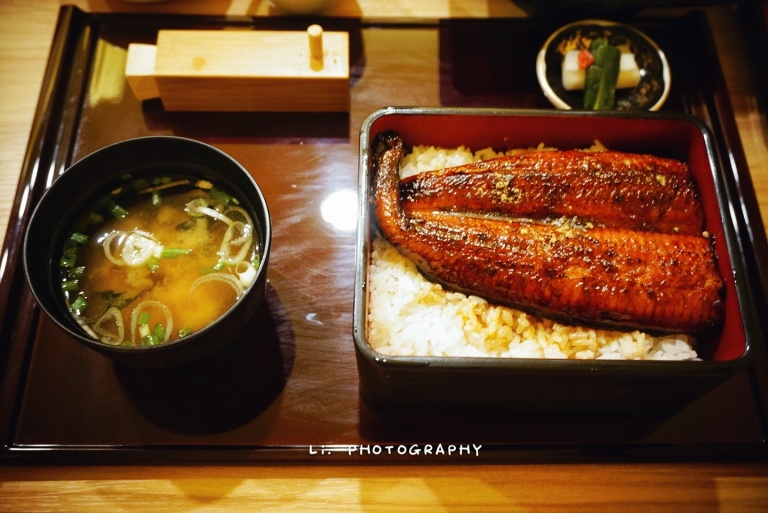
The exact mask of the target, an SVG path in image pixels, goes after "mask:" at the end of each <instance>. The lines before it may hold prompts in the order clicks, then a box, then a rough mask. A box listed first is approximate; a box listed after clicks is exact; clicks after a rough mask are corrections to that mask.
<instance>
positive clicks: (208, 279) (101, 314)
mask: <svg viewBox="0 0 768 513" xmlns="http://www.w3.org/2000/svg"><path fill="white" fill-rule="evenodd" d="M256 234H257V232H256V230H255V226H254V221H253V219H252V218H251V216H250V215H249V214H248V212H247V211H246V210H245V209H243V208H242V207H241V206H240V204H239V201H238V200H237V198H235V197H233V196H232V195H230V194H228V193H226V192H224V191H222V190H220V189H218V188H216V187H215V186H214V185H213V184H211V183H210V182H206V181H197V180H194V179H188V178H184V177H173V178H170V177H169V178H161V179H154V180H134V181H128V182H126V185H125V187H121V188H120V189H118V190H116V191H113V193H112V194H110V195H108V196H107V197H106V198H104V200H103V201H102V202H101V203H100V205H99V206H98V207H97V208H94V209H92V210H91V211H90V212H89V213H88V214H87V215H85V216H83V218H82V219H80V221H79V222H78V223H77V225H76V227H75V231H74V233H73V234H72V237H71V238H70V239H69V241H68V242H67V243H66V245H65V248H64V251H63V255H62V258H61V273H62V276H61V279H62V290H63V292H64V295H65V300H66V302H67V305H68V307H69V309H70V311H71V312H72V314H73V315H74V316H75V319H76V320H77V321H78V323H79V324H80V325H81V326H82V327H83V328H84V329H85V330H86V331H87V332H88V333H89V334H90V335H91V336H93V337H94V338H96V339H97V340H100V341H101V342H103V343H105V344H111V345H124V346H147V345H158V344H163V343H166V342H169V341H173V340H177V339H179V338H181V337H184V336H186V335H189V334H191V333H194V332H195V331H198V330H201V329H203V328H205V327H206V326H207V325H208V324H210V323H211V322H213V321H215V320H216V319H218V318H219V317H220V316H221V315H223V314H224V313H225V312H226V311H227V310H228V309H229V308H230V307H231V306H232V305H233V304H234V303H235V302H236V301H237V300H238V299H239V298H240V296H242V294H243V293H244V291H245V289H246V288H247V287H248V285H250V283H251V281H252V280H253V279H254V278H255V275H256V269H257V268H258V265H259V241H258V238H257V235H256Z"/></svg>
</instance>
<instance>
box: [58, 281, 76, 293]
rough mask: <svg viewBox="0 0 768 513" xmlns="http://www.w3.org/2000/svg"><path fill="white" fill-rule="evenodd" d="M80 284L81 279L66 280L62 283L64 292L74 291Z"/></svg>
mask: <svg viewBox="0 0 768 513" xmlns="http://www.w3.org/2000/svg"><path fill="white" fill-rule="evenodd" d="M79 286H80V281H79V280H66V281H64V282H63V283H62V284H61V290H63V291H64V292H72V291H75V290H77V288H78V287H79Z"/></svg>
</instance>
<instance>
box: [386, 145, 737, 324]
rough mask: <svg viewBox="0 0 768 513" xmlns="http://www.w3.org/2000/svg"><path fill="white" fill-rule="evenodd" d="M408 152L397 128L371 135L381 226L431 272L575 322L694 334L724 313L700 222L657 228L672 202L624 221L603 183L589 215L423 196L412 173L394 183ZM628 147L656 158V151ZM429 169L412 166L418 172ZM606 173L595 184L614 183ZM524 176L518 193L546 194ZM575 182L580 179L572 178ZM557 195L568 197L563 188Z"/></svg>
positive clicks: (466, 197)
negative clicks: (577, 217) (689, 229)
mask: <svg viewBox="0 0 768 513" xmlns="http://www.w3.org/2000/svg"><path fill="white" fill-rule="evenodd" d="M405 152H406V145H405V143H404V141H403V140H402V138H401V137H400V136H399V135H398V134H396V133H394V132H386V133H383V134H380V135H379V136H378V138H377V140H376V151H375V155H374V159H373V163H372V185H371V186H372V188H373V194H372V195H371V199H372V203H373V205H372V207H373V212H374V217H375V220H376V224H377V226H378V230H379V231H380V233H381V234H382V235H383V236H384V237H385V238H386V239H387V240H388V241H389V242H390V243H391V244H393V245H394V246H395V247H396V248H398V250H399V251H401V252H402V253H403V254H405V255H406V256H408V257H409V258H411V259H412V260H413V261H414V262H415V263H416V265H417V266H418V268H419V270H420V271H421V272H422V273H423V274H424V275H426V276H427V277H428V278H429V279H431V280H433V281H436V282H438V283H441V284H442V285H444V286H445V287H446V288H448V289H451V290H457V291H461V292H465V293H469V294H474V295H478V296H480V297H483V298H485V299H487V300H489V301H491V302H494V303H500V304H506V305H509V306H513V307H516V308H520V309H522V310H525V311H529V312H532V313H535V314H538V315H542V316H545V317H549V318H553V319H555V320H559V321H563V322H568V323H574V324H584V325H588V326H595V327H606V328H611V329H624V330H632V329H642V330H645V331H651V332H659V333H665V332H683V333H690V334H698V333H702V332H705V331H707V330H710V329H712V328H714V327H716V326H717V325H719V324H720V323H721V322H722V318H723V315H724V305H723V298H722V294H723V289H724V282H723V279H722V277H721V276H720V274H719V272H718V270H717V267H716V261H715V255H714V250H713V247H712V242H711V240H710V239H709V238H707V237H704V236H703V235H702V234H701V227H699V231H697V232H696V234H689V233H682V232H683V231H684V230H680V229H677V230H676V229H675V227H678V225H680V224H682V223H679V222H677V221H675V222H674V223H673V225H674V226H673V227H672V228H671V231H665V230H667V229H668V228H665V230H661V231H660V230H658V229H657V228H658V227H657V226H655V222H656V220H657V219H660V218H661V219H663V218H667V216H669V214H666V213H664V214H659V213H654V212H652V213H650V214H649V216H650V219H644V218H643V217H642V211H640V210H638V212H637V215H636V216H635V217H637V219H633V220H630V222H629V224H622V223H621V222H619V219H618V217H617V218H616V219H614V220H610V219H611V215H608V216H607V217H608V218H609V222H607V223H602V222H600V221H601V219H602V217H601V215H600V213H601V211H603V209H606V208H608V206H606V205H605V203H611V200H610V199H609V198H610V194H607V195H600V197H603V198H605V199H603V200H602V203H603V204H600V203H597V202H595V201H593V200H590V201H587V202H586V203H592V205H586V206H587V207H588V208H589V209H591V211H593V213H594V218H593V221H590V222H589V223H573V222H570V221H569V220H568V219H564V218H552V217H549V215H550V214H547V216H544V217H537V216H536V215H533V214H532V212H530V211H526V210H525V209H520V208H517V209H512V210H509V211H505V210H504V209H498V208H496V207H497V206H498V205H497V206H496V207H493V201H492V200H491V207H493V208H490V207H489V206H488V205H487V204H484V203H483V202H484V201H486V199H484V198H482V197H473V196H472V194H464V193H462V194H452V193H449V192H445V189H446V188H447V186H446V187H445V188H444V189H443V190H442V191H440V192H438V193H434V194H429V195H427V196H425V197H427V198H428V200H424V199H423V198H414V194H413V192H412V191H413V189H412V188H409V187H410V186H409V185H408V183H409V180H405V183H404V184H403V185H401V181H400V176H399V168H400V163H401V161H402V159H403V156H404V155H405ZM575 156H576V155H575V154H574V153H573V152H547V153H542V154H540V155H537V156H536V159H537V160H538V161H540V162H545V161H546V162H548V164H547V165H552V166H553V167H558V166H556V165H554V163H555V162H557V161H562V159H571V158H574V157H575ZM612 158H616V154H614V155H613V157H612ZM627 158H628V159H629V160H633V159H636V160H639V161H644V162H645V164H647V165H648V166H651V167H655V166H654V165H653V164H652V162H653V161H654V159H653V158H652V157H648V159H643V158H642V156H636V155H635V156H632V157H631V158H629V157H627ZM549 159H552V160H549ZM523 160H526V159H523ZM472 167H473V166H472V165H470V166H468V167H467V166H463V168H464V172H469V173H470V174H471V173H472V172H480V173H482V171H478V169H474V171H473V170H472ZM476 167H479V168H482V169H487V168H488V167H487V164H482V165H480V166H476ZM492 167H493V165H491V168H492ZM633 167H634V165H633ZM454 172H455V170H448V171H447V172H445V173H442V175H443V176H449V175H451V174H452V173H454ZM550 172H551V173H553V174H556V172H555V171H550ZM656 172H657V174H660V175H663V176H665V177H667V178H669V176H672V175H674V174H675V172H673V173H667V172H662V170H660V169H658V168H657V169H656ZM680 174H682V175H687V171H686V170H684V169H683V170H682V171H681V172H680ZM426 178H427V177H424V176H421V175H417V178H416V179H415V180H417V181H419V180H421V181H424V180H425V179H426ZM412 181H413V180H410V182H412ZM611 181H612V179H607V180H606V181H605V183H603V184H596V183H591V185H593V186H600V187H611ZM662 181H663V180H662ZM598 182H599V180H598ZM541 183H544V182H541ZM523 185H525V184H524V183H522V182H521V183H520V184H519V186H517V188H518V189H519V190H520V194H521V195H522V196H525V195H527V194H529V193H530V194H532V195H534V196H536V195H538V194H543V193H539V191H536V190H534V189H536V188H537V187H536V186H531V187H532V188H531V187H529V186H527V185H525V186H523ZM570 185H571V189H572V190H577V189H578V185H579V184H578V183H576V182H571V184H570ZM465 192H466V191H465ZM638 197H639V196H638ZM420 201H424V203H420V204H419V202H420ZM687 201H688V200H685V201H683V203H687ZM571 202H573V203H576V204H578V203H579V201H578V200H577V199H574V200H573V201H568V202H567V203H571ZM409 203H410V204H409ZM523 203H524V202H523ZM556 203H558V204H562V205H566V202H563V201H560V200H559V199H558V201H557V202H556ZM594 203H597V204H594ZM671 203H673V204H674V203H675V202H674V201H672V202H671ZM406 205H407V206H408V208H406ZM489 208H490V210H491V211H490V212H489ZM552 208H554V207H553V206H551V205H549V206H546V207H544V210H545V211H547V212H549V210H551V209H552ZM494 209H495V210H494ZM608 210H610V208H608ZM651 210H653V209H651ZM692 211H693V212H694V213H696V212H698V214H696V215H694V218H697V219H698V220H696V221H695V222H696V223H698V222H700V221H701V213H700V209H698V208H694V209H692ZM569 215H573V214H569ZM614 217H616V216H614ZM673 217H675V214H673V215H672V216H671V217H670V218H673ZM681 217H687V216H681ZM650 225H654V226H655V227H654V228H649V226H650ZM678 228H679V227H678Z"/></svg>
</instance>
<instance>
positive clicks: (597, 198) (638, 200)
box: [401, 151, 704, 235]
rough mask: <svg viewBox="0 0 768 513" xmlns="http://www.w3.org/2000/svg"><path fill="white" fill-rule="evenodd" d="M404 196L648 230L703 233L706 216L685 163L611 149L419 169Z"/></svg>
mask: <svg viewBox="0 0 768 513" xmlns="http://www.w3.org/2000/svg"><path fill="white" fill-rule="evenodd" d="M401 201H402V203H403V208H404V209H405V211H406V212H407V213H409V214H411V213H413V212H419V211H456V210H464V211H482V212H486V213H489V214H499V215H503V216H515V217H522V216H527V217H530V218H534V219H540V218H556V217H562V216H565V217H571V218H575V219H577V220H579V221H581V222H583V223H591V224H595V225H600V226H605V227H617V228H631V229H638V230H646V231H659V232H674V233H686V234H689V235H698V234H701V232H702V230H703V227H704V218H703V214H702V210H701V206H700V205H699V202H698V200H697V198H696V190H695V188H694V186H693V183H692V181H691V179H690V176H689V174H688V171H687V168H686V166H685V165H684V164H683V163H682V162H680V161H677V160H672V159H662V158H657V157H653V156H650V155H636V154H628V153H621V152H614V151H599V152H585V151H539V152H531V153H523V154H518V155H513V156H507V157H499V158H495V159H491V160H487V161H482V162H478V163H475V164H470V165H465V166H458V167H453V168H449V169H445V170H441V171H435V172H430V173H420V174H418V175H415V176H411V177H409V178H406V179H405V180H403V182H402V184H401Z"/></svg>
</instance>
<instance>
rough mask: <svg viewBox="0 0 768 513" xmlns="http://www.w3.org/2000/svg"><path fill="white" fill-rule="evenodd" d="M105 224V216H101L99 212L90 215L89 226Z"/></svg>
mask: <svg viewBox="0 0 768 513" xmlns="http://www.w3.org/2000/svg"><path fill="white" fill-rule="evenodd" d="M103 223H104V216H103V215H101V214H99V213H98V212H91V213H90V214H88V224H95V225H99V224H103Z"/></svg>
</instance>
